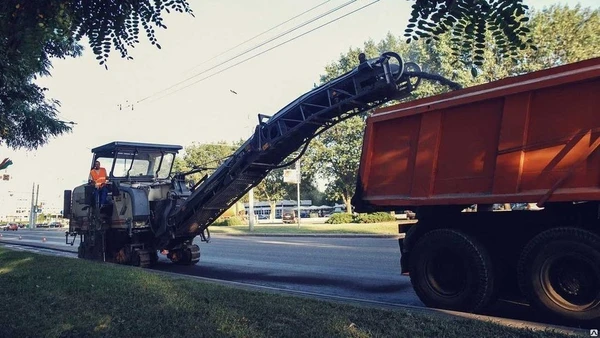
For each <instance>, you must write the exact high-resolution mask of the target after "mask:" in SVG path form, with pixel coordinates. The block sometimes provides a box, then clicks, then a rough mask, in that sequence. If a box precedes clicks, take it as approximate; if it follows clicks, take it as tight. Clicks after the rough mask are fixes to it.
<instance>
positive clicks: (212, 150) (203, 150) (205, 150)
mask: <svg viewBox="0 0 600 338" xmlns="http://www.w3.org/2000/svg"><path fill="white" fill-rule="evenodd" d="M236 149H238V146H236V145H234V144H228V143H227V142H225V141H220V142H217V143H214V144H196V143H193V144H192V145H190V146H187V147H185V152H184V155H183V158H180V157H178V158H176V159H175V163H174V164H173V170H174V171H178V172H185V171H189V170H192V169H194V168H200V167H205V168H207V169H206V170H204V171H202V172H200V173H196V174H192V175H188V176H186V182H187V183H192V184H195V183H196V182H198V181H199V180H200V179H202V177H204V175H210V174H212V173H213V172H214V171H215V169H212V168H217V167H219V166H220V165H221V164H223V162H225V161H226V160H227V158H229V156H230V155H231V154H233V152H234V151H235V150H236Z"/></svg>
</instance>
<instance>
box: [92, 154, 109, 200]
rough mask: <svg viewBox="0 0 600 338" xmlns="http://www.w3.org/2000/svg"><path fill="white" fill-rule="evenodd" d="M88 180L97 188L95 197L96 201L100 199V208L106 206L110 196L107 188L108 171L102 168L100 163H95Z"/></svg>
mask: <svg viewBox="0 0 600 338" xmlns="http://www.w3.org/2000/svg"><path fill="white" fill-rule="evenodd" d="M88 180H89V182H90V184H94V185H95V186H96V189H95V190H94V197H95V198H96V201H98V199H99V202H100V207H102V206H104V205H106V204H107V201H106V199H107V196H108V187H107V186H106V184H107V183H108V175H107V174H106V169H104V168H103V167H101V166H100V161H96V162H95V163H94V167H93V168H92V169H91V170H90V176H89V179H88Z"/></svg>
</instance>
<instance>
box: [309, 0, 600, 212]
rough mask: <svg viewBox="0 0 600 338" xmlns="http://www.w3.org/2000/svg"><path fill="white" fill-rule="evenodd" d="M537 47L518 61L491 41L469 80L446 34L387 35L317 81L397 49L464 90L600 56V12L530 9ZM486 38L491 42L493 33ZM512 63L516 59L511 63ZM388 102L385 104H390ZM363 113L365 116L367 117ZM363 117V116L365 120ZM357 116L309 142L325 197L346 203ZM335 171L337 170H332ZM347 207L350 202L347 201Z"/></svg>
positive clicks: (435, 90) (434, 87)
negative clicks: (421, 36)
mask: <svg viewBox="0 0 600 338" xmlns="http://www.w3.org/2000/svg"><path fill="white" fill-rule="evenodd" d="M525 27H526V28H527V29H528V30H529V31H530V32H531V39H532V40H533V41H534V42H535V44H536V45H537V46H538V48H537V49H519V50H518V51H517V54H516V58H513V57H511V56H508V57H507V56H506V55H504V54H503V49H502V46H500V45H498V44H496V43H493V40H491V41H492V42H491V43H489V45H488V46H487V48H486V49H485V50H484V53H483V54H481V55H482V56H483V59H482V62H481V64H480V65H478V66H477V69H478V72H479V76H476V77H473V76H472V74H471V71H470V70H469V69H468V68H464V67H457V66H456V64H455V63H453V61H452V60H453V55H454V41H453V35H452V34H451V33H450V32H448V33H445V34H442V35H440V36H439V38H438V39H435V40H434V41H432V42H430V43H427V42H426V41H423V40H422V39H421V40H418V41H413V42H411V43H410V44H405V43H403V42H402V41H403V39H402V37H397V36H394V35H392V34H388V35H387V36H386V38H385V39H383V40H382V41H380V42H379V43H375V42H374V41H372V40H369V41H366V42H365V43H364V45H363V47H362V48H350V49H349V50H348V51H347V52H346V53H344V54H342V55H340V58H339V59H338V60H337V61H336V62H333V63H331V64H329V65H327V66H326V67H325V73H324V74H323V75H322V76H321V82H327V81H329V80H331V79H333V78H336V77H338V76H340V75H341V74H343V73H345V72H347V71H349V70H351V69H352V68H354V67H355V66H356V65H357V64H358V55H359V54H360V53H363V52H364V53H365V54H366V55H367V57H376V56H377V55H379V54H380V53H382V52H384V51H395V52H397V53H398V54H400V55H401V56H402V57H403V58H404V59H405V61H411V62H416V63H417V64H419V65H420V66H421V67H422V69H423V70H424V71H426V72H429V73H433V74H439V75H442V76H444V77H446V78H449V79H452V80H454V81H456V82H458V83H460V84H462V85H463V86H464V87H469V86H474V85H477V84H482V83H486V82H490V81H494V80H498V79H502V78H506V77H509V76H515V75H520V74H524V73H529V72H532V71H537V70H540V69H546V68H549V67H554V66H558V65H561V64H565V63H572V62H576V61H580V60H585V59H589V58H593V57H599V56H600V50H599V49H598V48H597V46H599V45H600V10H599V9H595V10H592V9H589V8H585V9H583V8H581V7H580V6H576V7H574V8H572V7H569V6H551V7H548V8H546V9H544V10H541V11H532V12H531V20H530V21H529V22H527V24H526V26H525ZM485 34H487V35H488V37H490V38H491V36H492V35H493V32H491V31H488V32H486V33H485ZM515 59H516V60H515ZM448 90H449V89H448V88H446V87H443V86H440V85H438V84H436V83H432V82H428V81H422V82H421V85H420V86H419V88H418V89H417V90H416V91H415V92H413V93H412V95H411V96H410V97H409V98H407V99H406V100H414V99H416V98H420V97H427V96H431V95H435V94H440V93H442V92H445V91H448ZM392 103H394V102H390V103H388V104H392ZM369 114H371V112H367V113H365V114H364V116H368V115H369ZM364 116H363V118H364ZM363 118H360V117H355V118H353V119H349V120H347V121H344V122H342V123H340V124H338V125H336V126H334V127H333V128H331V129H330V130H328V131H326V132H324V133H323V134H321V135H320V136H319V137H318V138H316V139H315V140H313V142H312V143H311V146H310V148H309V151H308V152H307V157H308V158H307V159H306V160H305V162H311V163H313V170H315V172H317V173H318V174H319V175H320V177H322V178H326V179H327V180H328V182H329V183H328V185H327V191H328V192H329V195H330V196H331V195H332V196H335V197H337V200H338V201H343V202H346V201H347V198H348V196H350V197H351V194H349V192H350V191H351V192H352V194H353V193H354V191H353V189H354V186H355V185H356V174H357V172H358V166H359V160H360V150H359V149H360V147H361V144H362V137H363V130H364V122H363ZM334 167H336V169H335V170H333V169H332V168H334ZM346 204H348V202H346Z"/></svg>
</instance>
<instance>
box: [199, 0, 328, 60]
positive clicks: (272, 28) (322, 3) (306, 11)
mask: <svg viewBox="0 0 600 338" xmlns="http://www.w3.org/2000/svg"><path fill="white" fill-rule="evenodd" d="M330 1H331V0H327V1H323V2H321V3H320V4H318V5H316V6H314V7H312V8H309V9H307V10H305V11H304V12H302V13H300V14H298V15H296V16H294V17H292V18H289V19H287V20H286V21H284V22H282V23H280V24H278V25H277V26H274V27H271V28H269V29H268V30H266V31H264V32H262V33H260V34H258V35H255V36H253V37H251V38H250V39H248V40H246V41H244V42H240V43H238V44H237V45H235V46H233V47H231V48H229V49H228V50H226V51H224V52H222V53H220V54H218V55H215V56H213V57H212V58H210V59H208V60H206V61H204V62H202V63H200V64H198V65H196V66H194V67H193V68H191V69H190V70H189V71H192V70H194V69H196V68H198V67H200V66H202V65H203V64H205V63H207V62H209V61H212V60H214V59H216V58H218V57H219V56H221V55H223V54H226V53H227V52H229V51H231V50H233V49H236V48H237V47H239V46H241V45H243V44H245V43H246V42H248V41H252V40H254V39H256V38H257V37H259V36H262V35H264V34H266V33H268V32H270V31H272V30H274V29H275V28H278V27H280V26H282V25H284V24H286V23H288V22H290V21H292V20H294V19H296V18H298V17H301V16H302V15H304V14H306V13H308V12H310V11H312V10H313V9H316V8H319V7H321V6H323V5H324V4H326V3H328V2H330Z"/></svg>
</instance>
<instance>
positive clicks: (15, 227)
mask: <svg viewBox="0 0 600 338" xmlns="http://www.w3.org/2000/svg"><path fill="white" fill-rule="evenodd" d="M2 230H4V231H8V230H12V231H17V230H19V226H18V225H17V223H10V224H8V225H6V226H5V227H4V228H2Z"/></svg>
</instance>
